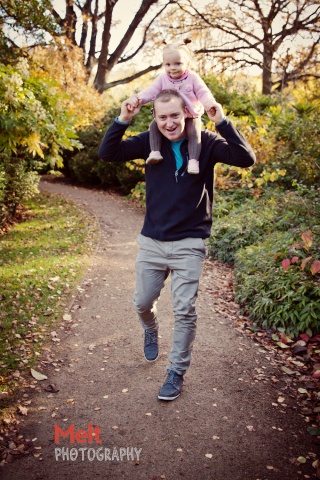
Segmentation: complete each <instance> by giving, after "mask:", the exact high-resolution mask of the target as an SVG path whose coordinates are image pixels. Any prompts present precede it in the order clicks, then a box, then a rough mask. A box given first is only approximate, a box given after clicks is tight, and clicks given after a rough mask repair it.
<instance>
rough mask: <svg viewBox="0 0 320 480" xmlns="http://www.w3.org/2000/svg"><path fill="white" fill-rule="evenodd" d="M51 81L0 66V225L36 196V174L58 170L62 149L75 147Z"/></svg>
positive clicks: (22, 69) (69, 120) (22, 64)
mask: <svg viewBox="0 0 320 480" xmlns="http://www.w3.org/2000/svg"><path fill="white" fill-rule="evenodd" d="M60 100H61V96H60V94H59V92H58V89H57V88H56V84H55V82H53V81H51V80H49V79H48V78H46V77H45V76H44V77H43V78H41V77H39V76H38V75H35V74H33V73H31V72H30V71H29V67H28V63H27V61H26V59H23V60H21V61H20V64H18V65H17V66H16V67H13V66H5V65H2V64H0V153H1V159H0V178H1V180H0V198H1V200H0V201H1V203H0V211H1V219H0V221H1V223H2V222H4V220H5V219H6V217H7V216H9V217H10V216H12V215H14V213H15V210H16V207H17V205H18V203H20V202H21V201H23V200H25V199H27V198H30V196H32V195H34V194H35V193H36V192H37V188H36V185H37V183H38V178H37V173H36V172H39V171H41V169H42V168H43V167H44V166H46V167H47V168H54V167H55V166H61V165H62V158H61V152H62V149H69V150H72V149H73V148H80V146H81V145H80V143H79V142H78V140H76V134H75V132H74V130H73V117H72V115H70V114H69V113H68V112H67V111H66V110H65V109H64V108H63V107H62V106H61V102H60Z"/></svg>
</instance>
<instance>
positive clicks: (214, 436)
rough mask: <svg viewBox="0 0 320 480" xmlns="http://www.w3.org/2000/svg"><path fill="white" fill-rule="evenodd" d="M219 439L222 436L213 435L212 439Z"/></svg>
mask: <svg viewBox="0 0 320 480" xmlns="http://www.w3.org/2000/svg"><path fill="white" fill-rule="evenodd" d="M219 439H220V437H218V436H217V435H213V437H212V440H219Z"/></svg>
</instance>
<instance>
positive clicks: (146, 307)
mask: <svg viewBox="0 0 320 480" xmlns="http://www.w3.org/2000/svg"><path fill="white" fill-rule="evenodd" d="M133 305H134V308H135V311H136V312H137V313H138V315H141V314H143V313H146V312H151V311H152V308H153V302H152V301H150V299H149V298H146V297H143V296H140V295H135V296H134V299H133Z"/></svg>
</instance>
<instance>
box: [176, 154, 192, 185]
mask: <svg viewBox="0 0 320 480" xmlns="http://www.w3.org/2000/svg"><path fill="white" fill-rule="evenodd" d="M188 162H189V156H188V155H187V166H186V168H185V169H184V170H183V172H182V173H181V177H183V175H184V174H185V173H186V171H187V169H188ZM174 175H175V177H176V183H178V175H179V170H176V171H175V172H174Z"/></svg>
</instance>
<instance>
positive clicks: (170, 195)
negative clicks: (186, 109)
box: [99, 119, 255, 241]
mask: <svg viewBox="0 0 320 480" xmlns="http://www.w3.org/2000/svg"><path fill="white" fill-rule="evenodd" d="M127 127H128V125H126V124H122V123H118V122H116V121H115V122H114V123H113V124H112V125H111V126H110V128H109V129H108V131H107V132H106V134H105V136H104V139H103V140H102V143H101V145H100V149H99V157H100V158H101V159H102V160H105V161H107V162H127V161H129V160H134V159H144V160H146V159H147V158H148V156H149V153H150V142H149V132H143V133H141V134H139V135H136V136H134V137H130V138H128V139H126V140H122V137H123V135H124V133H125V130H126V128H127ZM217 128H218V130H219V133H220V135H221V136H222V137H220V136H218V135H217V134H216V133H213V132H209V131H206V130H205V131H203V132H202V133H201V142H202V143H201V145H202V146H201V155H200V159H199V166H200V173H199V174H196V175H194V174H189V173H188V172H187V161H188V141H187V139H186V140H185V141H184V142H183V143H182V145H181V147H180V149H181V154H182V157H183V165H182V167H181V168H180V169H179V171H177V170H176V161H175V157H174V153H173V150H172V148H171V142H170V140H168V139H167V138H165V137H162V148H161V154H162V156H163V159H164V160H163V161H162V162H161V163H158V164H156V165H146V168H145V179H146V215H145V219H144V224H143V227H142V230H141V233H142V234H143V235H145V236H146V237H151V238H154V239H156V240H161V241H172V240H180V239H182V238H187V237H193V238H208V237H210V231H211V225H212V203H213V182H214V166H215V164H216V163H226V164H228V165H235V166H237V167H250V166H251V165H253V164H254V162H255V155H254V153H253V151H252V148H251V147H250V145H249V144H248V143H247V141H246V140H245V139H244V137H243V136H242V135H241V134H240V132H239V131H238V130H236V129H235V127H234V126H233V125H232V123H231V122H230V120H228V119H225V120H224V121H223V122H222V123H221V124H220V125H219V126H218V127H217Z"/></svg>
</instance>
